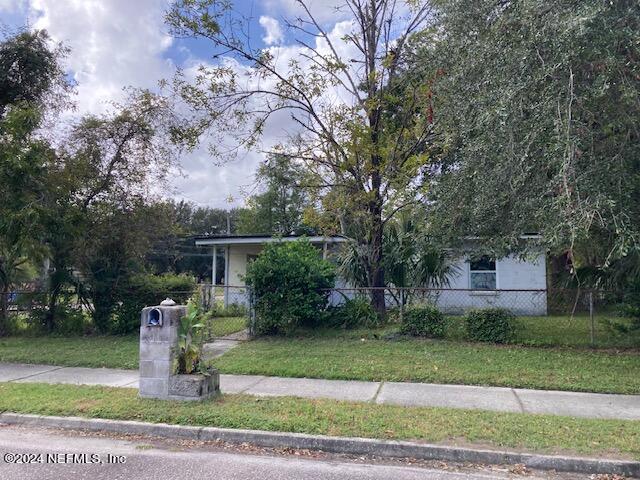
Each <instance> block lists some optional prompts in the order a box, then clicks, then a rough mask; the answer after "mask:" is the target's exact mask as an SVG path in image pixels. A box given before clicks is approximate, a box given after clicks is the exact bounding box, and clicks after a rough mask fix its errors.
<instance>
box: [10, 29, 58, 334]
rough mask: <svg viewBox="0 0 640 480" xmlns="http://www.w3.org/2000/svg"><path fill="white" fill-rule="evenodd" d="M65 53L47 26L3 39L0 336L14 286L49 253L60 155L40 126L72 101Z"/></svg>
mask: <svg viewBox="0 0 640 480" xmlns="http://www.w3.org/2000/svg"><path fill="white" fill-rule="evenodd" d="M65 53H66V50H65V49H64V48H62V47H60V46H56V45H52V44H51V42H50V41H49V38H48V36H47V34H46V32H43V31H35V32H22V33H18V34H16V35H14V36H11V37H9V38H6V39H4V40H3V41H2V42H0V335H2V334H3V333H5V330H6V328H5V322H6V317H7V301H8V294H9V291H10V289H11V288H12V286H14V285H15V283H17V282H18V281H19V280H20V279H21V276H22V275H23V274H24V271H25V268H26V267H27V266H28V265H30V264H31V265H33V264H34V263H36V264H37V263H39V261H40V260H42V258H43V257H44V256H45V254H46V246H45V245H44V244H43V239H44V238H43V237H44V231H43V223H44V221H45V219H46V218H47V215H48V212H47V210H46V208H45V203H46V202H45V201H44V200H45V198H47V195H48V192H49V191H50V190H49V185H48V184H47V183H46V181H45V175H46V171H47V168H48V166H50V165H51V164H52V162H53V161H54V160H55V155H54V154H53V150H52V149H51V147H50V146H49V145H48V143H47V142H46V141H45V140H44V139H42V138H41V137H39V136H38V135H37V130H38V128H39V127H40V126H41V125H42V121H43V117H44V116H45V114H46V113H48V112H49V111H51V110H52V109H54V108H57V107H62V106H63V105H65V104H66V102H67V100H68V96H67V94H68V92H69V90H70V88H71V87H70V85H69V84H68V82H67V80H66V78H65V76H64V73H63V70H62V67H61V62H62V59H63V57H64V55H65Z"/></svg>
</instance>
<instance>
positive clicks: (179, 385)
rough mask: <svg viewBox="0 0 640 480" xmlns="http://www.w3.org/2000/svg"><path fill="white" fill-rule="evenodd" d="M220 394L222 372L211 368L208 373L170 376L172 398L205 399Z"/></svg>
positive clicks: (170, 396)
mask: <svg viewBox="0 0 640 480" xmlns="http://www.w3.org/2000/svg"><path fill="white" fill-rule="evenodd" d="M219 394H220V374H219V373H218V371H217V370H213V369H212V370H211V371H209V373H208V374H206V375H203V374H193V375H171V376H170V377H169V395H168V398H169V399H170V400H205V399H207V398H212V397H215V396H217V395H219Z"/></svg>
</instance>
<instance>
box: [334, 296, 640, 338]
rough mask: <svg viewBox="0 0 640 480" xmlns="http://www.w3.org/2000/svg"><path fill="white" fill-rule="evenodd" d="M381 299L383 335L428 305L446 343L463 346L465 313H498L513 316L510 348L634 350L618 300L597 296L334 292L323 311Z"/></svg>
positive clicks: (620, 298)
mask: <svg viewBox="0 0 640 480" xmlns="http://www.w3.org/2000/svg"><path fill="white" fill-rule="evenodd" d="M374 295H384V299H385V305H386V308H387V311H388V315H387V317H388V319H389V321H390V322H391V324H390V325H389V324H387V327H386V328H387V329H389V328H390V327H391V328H393V327H394V325H393V323H394V322H395V323H400V322H402V318H403V314H404V312H405V311H406V310H407V309H409V308H412V307H413V306H420V305H433V306H435V307H437V308H438V309H439V310H440V311H441V312H442V313H444V314H445V315H446V317H447V324H448V329H447V330H448V331H447V338H448V339H450V340H459V341H464V340H465V337H466V334H465V319H464V315H465V313H466V312H468V311H469V310H472V309H482V308H502V309H506V310H509V311H510V312H512V313H513V314H514V315H516V317H517V318H516V326H517V336H516V338H515V339H514V342H515V343H518V344H523V345H539V346H592V347H601V348H635V347H637V346H639V343H638V341H639V339H638V335H634V334H633V333H631V332H630V330H632V324H633V322H634V320H633V319H632V318H629V317H627V316H625V315H623V313H622V310H623V309H622V306H623V304H624V301H625V299H624V296H623V295H622V294H620V293H617V292H611V291H603V290H568V289H549V290H507V289H504V290H470V289H453V288H390V287H386V288H378V289H374V288H334V289H331V290H330V291H329V294H328V303H329V306H333V307H336V306H340V305H344V304H345V302H347V301H349V300H353V299H363V300H366V301H369V300H371V299H372V297H373V296H374Z"/></svg>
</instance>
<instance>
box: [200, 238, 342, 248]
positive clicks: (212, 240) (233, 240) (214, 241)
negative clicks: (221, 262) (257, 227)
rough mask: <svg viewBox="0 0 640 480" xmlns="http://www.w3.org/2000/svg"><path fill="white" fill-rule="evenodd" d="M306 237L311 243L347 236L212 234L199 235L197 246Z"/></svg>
mask: <svg viewBox="0 0 640 480" xmlns="http://www.w3.org/2000/svg"><path fill="white" fill-rule="evenodd" d="M300 239H305V240H308V241H309V242H311V243H342V242H346V241H347V239H346V237H343V236H341V235H326V236H324V235H283V236H276V235H211V236H208V237H197V238H196V239H195V241H196V246H205V245H262V244H263V243H272V242H292V241H295V240H300Z"/></svg>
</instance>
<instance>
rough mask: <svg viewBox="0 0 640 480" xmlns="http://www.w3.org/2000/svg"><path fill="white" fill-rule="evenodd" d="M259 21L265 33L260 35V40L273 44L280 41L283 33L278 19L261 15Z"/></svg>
mask: <svg viewBox="0 0 640 480" xmlns="http://www.w3.org/2000/svg"><path fill="white" fill-rule="evenodd" d="M259 21H260V25H261V26H262V28H264V33H265V35H264V37H262V41H263V42H264V43H266V44H267V45H273V44H276V43H281V42H282V40H283V39H284V34H283V33H282V28H280V23H279V22H278V20H276V19H275V18H273V17H268V16H266V15H262V16H261V17H260V20H259Z"/></svg>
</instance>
